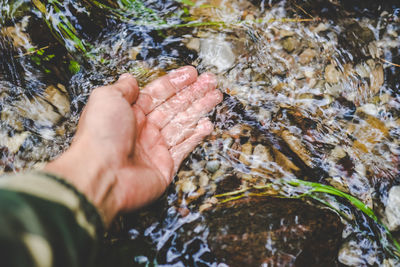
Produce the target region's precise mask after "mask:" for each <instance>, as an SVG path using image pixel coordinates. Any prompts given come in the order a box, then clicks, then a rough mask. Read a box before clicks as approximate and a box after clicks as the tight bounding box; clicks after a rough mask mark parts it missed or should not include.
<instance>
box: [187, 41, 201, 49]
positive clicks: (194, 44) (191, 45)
mask: <svg viewBox="0 0 400 267" xmlns="http://www.w3.org/2000/svg"><path fill="white" fill-rule="evenodd" d="M186 47H187V48H189V49H191V50H195V51H196V52H199V50H200V39H199V38H192V39H190V40H189V42H188V43H187V44H186Z"/></svg>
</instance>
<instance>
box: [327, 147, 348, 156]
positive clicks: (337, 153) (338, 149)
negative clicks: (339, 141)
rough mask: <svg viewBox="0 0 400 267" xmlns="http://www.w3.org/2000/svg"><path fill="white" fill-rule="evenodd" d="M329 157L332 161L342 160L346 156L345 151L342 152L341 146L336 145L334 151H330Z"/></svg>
mask: <svg viewBox="0 0 400 267" xmlns="http://www.w3.org/2000/svg"><path fill="white" fill-rule="evenodd" d="M330 155H331V157H333V158H334V159H341V158H344V157H345V156H346V151H344V149H343V147H342V146H339V145H337V146H335V148H334V149H332V151H331V154H330Z"/></svg>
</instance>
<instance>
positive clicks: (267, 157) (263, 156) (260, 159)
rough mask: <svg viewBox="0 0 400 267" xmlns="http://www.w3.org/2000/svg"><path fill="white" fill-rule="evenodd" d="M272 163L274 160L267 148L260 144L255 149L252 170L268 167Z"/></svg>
mask: <svg viewBox="0 0 400 267" xmlns="http://www.w3.org/2000/svg"><path fill="white" fill-rule="evenodd" d="M271 161H273V158H272V156H271V154H270V153H269V151H268V149H267V148H266V147H265V146H263V145H261V144H258V145H256V146H255V147H254V151H253V163H252V164H251V167H252V168H260V167H263V166H266V165H268V164H269V163H270V162H271Z"/></svg>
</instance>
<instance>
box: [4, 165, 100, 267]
mask: <svg viewBox="0 0 400 267" xmlns="http://www.w3.org/2000/svg"><path fill="white" fill-rule="evenodd" d="M102 232H103V223H102V221H101V218H100V216H99V214H98V212H97V210H96V209H95V207H94V206H93V205H92V204H91V203H89V202H88V201H87V200H86V198H85V197H84V196H83V195H82V194H81V193H79V192H78V191H77V190H76V189H75V188H74V187H73V186H72V185H69V184H68V183H67V182H65V181H64V180H62V179H60V178H58V177H56V176H53V175H50V174H46V173H40V172H34V173H29V174H20V175H15V176H6V177H1V178H0V261H1V264H0V265H1V266H9V267H14V266H15V267H19V266H23V267H30V266H32V267H33V266H36V267H50V266H57V267H63V266H68V267H75V266H77V267H78V266H84V267H89V266H93V265H94V264H95V260H96V253H97V250H98V249H99V244H98V241H99V238H100V237H101V236H102Z"/></svg>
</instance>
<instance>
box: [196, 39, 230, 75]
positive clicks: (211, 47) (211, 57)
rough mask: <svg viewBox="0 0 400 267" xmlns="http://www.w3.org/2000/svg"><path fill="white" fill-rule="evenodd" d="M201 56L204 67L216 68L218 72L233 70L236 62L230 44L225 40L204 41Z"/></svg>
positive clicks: (201, 42)
mask: <svg viewBox="0 0 400 267" xmlns="http://www.w3.org/2000/svg"><path fill="white" fill-rule="evenodd" d="M199 56H200V58H201V59H202V63H203V64H204V65H211V66H215V67H216V68H217V69H218V72H222V71H225V70H227V69H229V68H231V67H232V66H233V64H234V63H235V60H236V56H235V54H234V53H233V51H232V47H231V45H230V43H228V42H227V41H224V39H223V38H208V39H202V40H201V41H200V53H199Z"/></svg>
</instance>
